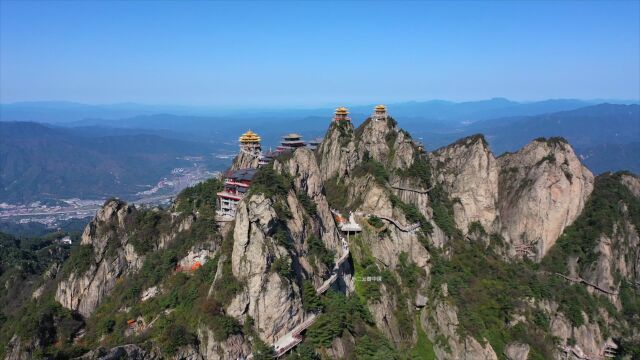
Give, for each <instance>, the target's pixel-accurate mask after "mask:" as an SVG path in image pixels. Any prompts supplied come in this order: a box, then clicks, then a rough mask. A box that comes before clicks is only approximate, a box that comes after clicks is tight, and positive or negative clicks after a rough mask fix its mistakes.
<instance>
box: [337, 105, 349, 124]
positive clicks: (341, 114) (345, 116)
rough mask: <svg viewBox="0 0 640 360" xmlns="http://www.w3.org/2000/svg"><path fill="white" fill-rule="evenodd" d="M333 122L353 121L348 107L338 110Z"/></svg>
mask: <svg viewBox="0 0 640 360" xmlns="http://www.w3.org/2000/svg"><path fill="white" fill-rule="evenodd" d="M333 120H335V121H339V120H346V121H348V120H351V119H349V110H347V108H346V107H344V106H341V107H339V108H337V109H336V112H335V115H334V116H333Z"/></svg>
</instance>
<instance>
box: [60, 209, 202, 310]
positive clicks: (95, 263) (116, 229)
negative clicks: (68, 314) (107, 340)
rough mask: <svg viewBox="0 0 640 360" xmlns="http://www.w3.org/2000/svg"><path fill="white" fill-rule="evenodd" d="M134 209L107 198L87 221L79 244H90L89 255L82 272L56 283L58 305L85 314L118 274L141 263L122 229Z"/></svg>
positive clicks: (186, 222)
mask: <svg viewBox="0 0 640 360" xmlns="http://www.w3.org/2000/svg"><path fill="white" fill-rule="evenodd" d="M134 211H137V210H136V209H135V207H134V206H132V205H127V204H125V203H124V202H122V201H119V200H111V201H109V202H107V203H106V204H105V205H104V206H103V207H102V208H101V209H100V210H99V211H98V213H97V214H96V217H95V218H94V219H93V220H92V221H91V222H90V223H89V224H88V225H87V227H86V228H85V230H84V232H83V234H82V241H81V245H83V246H91V249H92V256H91V258H90V259H86V260H87V261H89V267H88V269H87V270H86V271H85V272H83V273H76V272H73V273H71V274H70V275H69V276H68V277H67V278H66V279H63V280H62V281H61V282H60V283H59V284H58V288H57V290H56V295H55V299H56V300H57V301H58V302H60V304H62V306H64V307H66V308H68V309H71V310H77V311H78V312H79V313H80V314H82V316H84V317H89V316H90V315H91V314H92V313H93V311H95V309H96V308H97V307H98V306H99V305H100V304H101V303H102V301H103V300H104V298H105V297H107V296H108V295H109V294H110V293H111V291H112V290H113V289H114V287H115V286H116V281H117V280H118V278H120V277H122V276H125V275H127V274H130V273H133V272H136V271H138V270H139V269H140V268H141V267H142V264H143V262H144V257H143V256H140V255H138V254H137V253H136V251H135V250H134V248H133V246H132V245H131V244H130V243H129V235H128V234H127V232H126V231H125V227H126V222H127V218H128V217H129V216H132V213H133V212H134ZM175 220H178V218H176V219H175ZM192 222H193V219H192V218H190V217H185V218H183V219H182V220H181V221H179V222H177V223H176V224H174V225H175V228H176V229H177V231H184V230H187V229H188V228H189V227H190V226H191V224H192ZM175 235H176V233H175V232H172V233H171V234H164V235H163V236H161V239H159V247H164V246H166V245H167V244H168V243H169V242H170V241H171V240H172V239H173V238H174V237H175Z"/></svg>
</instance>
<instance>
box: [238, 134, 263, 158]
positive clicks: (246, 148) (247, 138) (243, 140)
mask: <svg viewBox="0 0 640 360" xmlns="http://www.w3.org/2000/svg"><path fill="white" fill-rule="evenodd" d="M260 140H261V139H260V136H259V135H258V134H256V133H254V132H253V131H251V130H248V131H247V132H246V133H244V134H242V135H241V136H240V138H238V142H240V150H242V151H243V152H247V153H250V154H251V155H258V154H259V153H260V151H261V150H262V147H261V145H260Z"/></svg>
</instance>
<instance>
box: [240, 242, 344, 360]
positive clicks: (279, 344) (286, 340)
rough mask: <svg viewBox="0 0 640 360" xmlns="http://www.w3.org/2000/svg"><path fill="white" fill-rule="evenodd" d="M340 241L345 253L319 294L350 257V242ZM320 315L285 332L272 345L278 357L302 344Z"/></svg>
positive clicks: (322, 292)
mask: <svg viewBox="0 0 640 360" xmlns="http://www.w3.org/2000/svg"><path fill="white" fill-rule="evenodd" d="M340 241H341V242H342V250H343V254H342V256H340V258H339V259H338V261H336V264H335V265H334V267H333V270H332V272H331V276H330V277H329V278H328V279H327V280H325V281H324V282H323V283H322V285H320V287H318V288H317V289H316V293H317V294H318V295H322V294H324V293H325V292H326V291H327V290H329V288H330V287H331V284H333V283H334V282H335V281H336V280H337V279H338V270H339V269H340V266H341V265H342V264H343V263H344V262H345V261H346V260H347V259H348V258H349V243H347V241H346V240H345V239H344V238H343V237H340ZM318 315H320V314H316V313H313V314H311V316H309V317H308V318H307V319H306V320H305V321H303V322H301V323H300V324H298V325H297V326H296V327H295V328H293V330H291V331H289V332H288V333H286V334H284V335H283V336H281V337H280V338H279V339H278V340H276V341H275V342H274V343H273V344H272V347H273V349H274V351H275V353H276V358H279V357H281V356H283V355H284V354H286V353H287V352H288V351H289V350H291V349H293V348H294V347H296V345H298V344H300V343H301V342H302V340H304V339H303V337H302V335H301V334H302V332H303V331H304V330H306V329H307V328H309V326H311V325H313V323H315V321H316V319H317V317H318ZM246 359H247V360H249V359H253V354H249V356H247V358H246Z"/></svg>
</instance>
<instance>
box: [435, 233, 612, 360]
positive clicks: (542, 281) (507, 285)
mask: <svg viewBox="0 0 640 360" xmlns="http://www.w3.org/2000/svg"><path fill="white" fill-rule="evenodd" d="M451 252H452V255H451V258H450V259H448V260H447V259H445V258H443V257H442V256H441V255H439V254H438V253H437V252H434V253H433V254H432V255H433V256H434V266H433V269H432V271H431V274H432V276H433V278H432V282H431V288H432V290H433V291H434V293H436V294H437V293H439V292H440V287H441V284H443V283H446V284H447V288H448V292H449V295H450V298H451V299H453V300H454V304H455V305H456V307H457V308H458V319H459V320H460V326H459V331H460V332H461V333H462V334H470V335H472V336H474V337H475V338H476V339H478V340H482V339H487V340H488V341H489V342H490V343H491V345H492V347H493V348H494V350H495V351H496V353H498V354H501V353H502V351H503V350H504V347H505V345H506V344H507V343H509V342H511V341H520V342H526V343H528V344H530V345H531V346H532V354H531V355H530V356H533V358H536V359H538V358H539V359H544V358H549V357H550V356H551V352H552V350H553V348H554V346H555V343H554V339H553V338H552V337H551V335H550V331H549V328H548V325H549V324H548V319H546V320H545V318H546V315H544V314H543V313H542V312H540V311H538V310H536V308H533V307H531V306H530V305H529V303H528V300H527V299H535V300H543V299H548V300H553V301H555V302H557V303H558V304H559V309H558V310H559V311H560V312H562V313H564V314H565V316H566V317H567V318H568V319H569V321H570V322H571V323H572V324H573V325H574V326H580V325H582V324H584V323H585V321H586V319H585V318H584V317H583V315H582V312H583V311H584V312H585V313H586V314H587V316H589V319H590V321H599V320H602V317H601V316H602V315H601V313H600V310H599V309H601V308H602V309H605V311H606V312H608V316H610V317H613V318H615V317H616V316H617V315H616V311H615V308H614V307H613V305H612V304H611V303H610V302H609V301H608V299H607V298H605V297H604V296H597V295H596V296H594V295H591V294H589V293H588V292H587V291H586V289H585V287H584V286H582V285H579V284H567V282H566V281H565V280H563V279H561V278H559V277H556V276H552V275H551V274H549V273H546V272H541V271H539V265H538V264H534V263H531V262H528V261H525V262H506V261H504V260H503V259H502V258H501V257H500V256H499V255H498V254H496V253H495V252H494V250H493V247H488V248H486V247H485V245H483V244H482V243H481V242H468V241H463V240H455V241H453V243H452V245H451ZM517 313H524V315H525V317H526V318H527V320H528V322H527V325H526V326H525V325H524V324H521V325H520V326H518V325H516V326H510V325H509V324H510V322H511V321H512V320H513V318H512V316H513V314H517ZM532 324H534V325H532ZM602 324H604V322H602Z"/></svg>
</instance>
